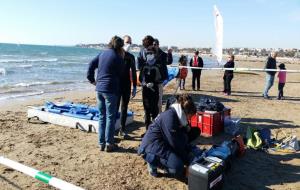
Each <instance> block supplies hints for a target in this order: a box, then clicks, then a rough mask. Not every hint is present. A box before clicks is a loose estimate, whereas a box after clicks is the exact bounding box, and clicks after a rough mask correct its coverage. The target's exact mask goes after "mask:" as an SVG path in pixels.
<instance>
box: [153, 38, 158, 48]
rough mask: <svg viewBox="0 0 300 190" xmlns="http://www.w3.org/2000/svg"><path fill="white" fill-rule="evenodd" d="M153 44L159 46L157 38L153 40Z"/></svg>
mask: <svg viewBox="0 0 300 190" xmlns="http://www.w3.org/2000/svg"><path fill="white" fill-rule="evenodd" d="M154 43H156V45H158V46H159V41H158V39H157V38H155V39H154Z"/></svg>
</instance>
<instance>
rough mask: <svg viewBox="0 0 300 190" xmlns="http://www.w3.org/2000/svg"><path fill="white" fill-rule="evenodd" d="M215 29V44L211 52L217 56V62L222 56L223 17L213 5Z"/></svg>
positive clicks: (220, 60) (219, 61)
mask: <svg viewBox="0 0 300 190" xmlns="http://www.w3.org/2000/svg"><path fill="white" fill-rule="evenodd" d="M214 17H215V29H216V45H215V47H214V51H213V54H214V55H215V56H216V57H217V61H218V63H219V64H221V62H222V56H223V18H222V15H221V14H220V11H219V10H218V8H217V6H216V5H215V6H214Z"/></svg>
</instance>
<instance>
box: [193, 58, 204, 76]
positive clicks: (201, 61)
mask: <svg viewBox="0 0 300 190" xmlns="http://www.w3.org/2000/svg"><path fill="white" fill-rule="evenodd" d="M197 61H198V66H197V67H203V59H202V58H201V57H199V56H198V60H197ZM193 65H194V56H193V57H192V59H191V60H190V66H191V67H193ZM201 70H202V69H192V72H193V73H197V72H201Z"/></svg>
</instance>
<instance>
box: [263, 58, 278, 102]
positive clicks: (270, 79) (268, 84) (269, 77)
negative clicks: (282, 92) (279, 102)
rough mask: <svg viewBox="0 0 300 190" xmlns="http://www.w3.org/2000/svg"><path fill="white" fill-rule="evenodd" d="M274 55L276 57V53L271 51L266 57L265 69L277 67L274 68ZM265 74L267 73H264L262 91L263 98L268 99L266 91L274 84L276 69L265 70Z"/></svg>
mask: <svg viewBox="0 0 300 190" xmlns="http://www.w3.org/2000/svg"><path fill="white" fill-rule="evenodd" d="M276 57H277V53H276V52H272V53H271V56H270V57H268V61H267V63H266V66H265V69H277V68H276ZM266 74H267V75H266V85H265V89H264V92H263V97H264V98H265V99H269V98H270V97H269V95H268V92H269V90H270V89H271V87H272V86H273V84H274V77H275V74H276V71H267V72H266Z"/></svg>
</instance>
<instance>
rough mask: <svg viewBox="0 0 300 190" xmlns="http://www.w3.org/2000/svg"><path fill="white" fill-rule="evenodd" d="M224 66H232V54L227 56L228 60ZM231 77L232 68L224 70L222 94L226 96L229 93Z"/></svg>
mask: <svg viewBox="0 0 300 190" xmlns="http://www.w3.org/2000/svg"><path fill="white" fill-rule="evenodd" d="M224 68H234V55H229V56H228V61H227V63H226V64H225V65H224ZM232 79H233V70H225V72H224V76H223V80H224V90H223V92H224V95H225V96H228V95H230V94H231V80H232Z"/></svg>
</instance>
